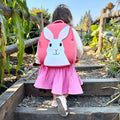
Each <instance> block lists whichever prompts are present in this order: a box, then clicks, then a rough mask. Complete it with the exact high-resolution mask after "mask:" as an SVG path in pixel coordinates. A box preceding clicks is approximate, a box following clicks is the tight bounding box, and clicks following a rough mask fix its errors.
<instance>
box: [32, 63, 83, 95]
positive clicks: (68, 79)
mask: <svg viewBox="0 0 120 120" xmlns="http://www.w3.org/2000/svg"><path fill="white" fill-rule="evenodd" d="M82 84H83V82H82V81H81V79H80V77H79V76H78V75H77V73H76V70H75V68H74V65H70V66H66V67H61V68H56V67H54V68H52V67H51V68H50V67H45V66H43V65H42V66H41V68H40V70H39V74H38V77H37V80H36V82H35V84H34V86H35V87H36V88H42V89H51V92H52V93H53V94H58V95H63V94H73V95H74V94H82V93H83V90H82V88H81V85H82Z"/></svg>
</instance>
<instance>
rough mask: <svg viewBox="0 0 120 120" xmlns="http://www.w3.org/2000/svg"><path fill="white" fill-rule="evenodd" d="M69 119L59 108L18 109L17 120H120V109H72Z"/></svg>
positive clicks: (16, 112) (70, 109)
mask: <svg viewBox="0 0 120 120" xmlns="http://www.w3.org/2000/svg"><path fill="white" fill-rule="evenodd" d="M69 111H70V114H69V115H68V116H67V117H61V116H60V115H59V114H58V112H57V108H36V107H17V108H16V111H15V112H14V113H15V120H119V112H120V107H119V106H118V107H112V108H111V107H81V108H80V107H71V108H69Z"/></svg>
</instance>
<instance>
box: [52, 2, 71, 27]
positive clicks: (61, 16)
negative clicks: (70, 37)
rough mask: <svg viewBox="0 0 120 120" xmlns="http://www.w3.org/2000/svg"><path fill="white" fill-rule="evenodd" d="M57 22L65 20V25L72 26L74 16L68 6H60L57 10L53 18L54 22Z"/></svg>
mask: <svg viewBox="0 0 120 120" xmlns="http://www.w3.org/2000/svg"><path fill="white" fill-rule="evenodd" d="M56 20H63V21H64V22H65V23H67V24H69V25H71V22H72V14H71V12H70V10H69V9H68V7H67V6H66V5H64V4H60V5H59V6H58V7H57V8H56V9H55V11H54V13H53V16H52V22H54V21H56Z"/></svg>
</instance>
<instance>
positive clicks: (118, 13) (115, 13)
mask: <svg viewBox="0 0 120 120" xmlns="http://www.w3.org/2000/svg"><path fill="white" fill-rule="evenodd" d="M102 17H103V18H114V17H120V10H116V11H113V12H109V13H104V14H103V15H102Z"/></svg>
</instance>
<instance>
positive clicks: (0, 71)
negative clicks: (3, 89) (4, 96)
mask: <svg viewBox="0 0 120 120" xmlns="http://www.w3.org/2000/svg"><path fill="white" fill-rule="evenodd" d="M0 4H1V0H0ZM0 41H1V22H0ZM0 65H1V59H0ZM1 74H2V69H1V66H0V84H1Z"/></svg>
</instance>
